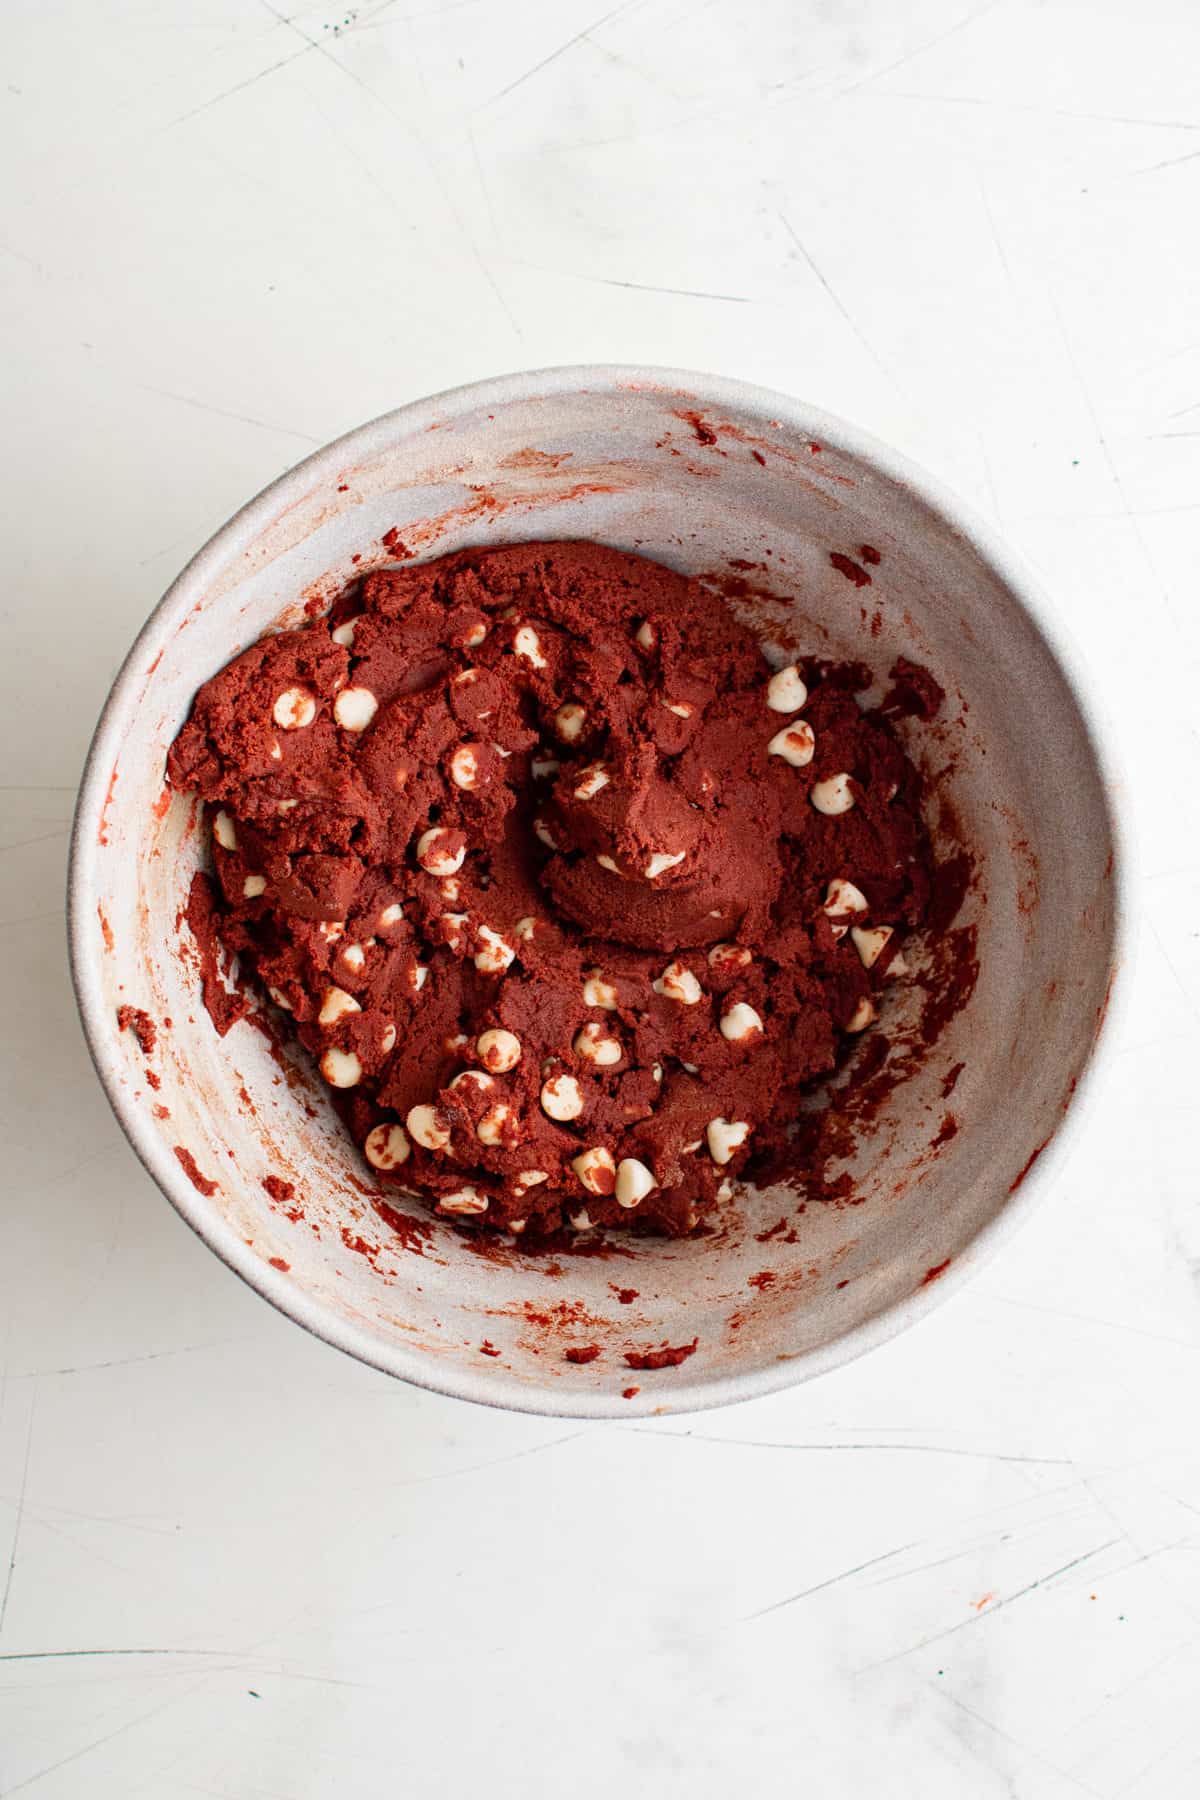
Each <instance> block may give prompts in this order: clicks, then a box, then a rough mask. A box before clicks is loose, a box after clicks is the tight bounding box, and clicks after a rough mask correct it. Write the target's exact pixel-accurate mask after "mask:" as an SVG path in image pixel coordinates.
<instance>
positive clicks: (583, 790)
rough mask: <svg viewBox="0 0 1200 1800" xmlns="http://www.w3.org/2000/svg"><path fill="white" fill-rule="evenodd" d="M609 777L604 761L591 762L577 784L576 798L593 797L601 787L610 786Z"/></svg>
mask: <svg viewBox="0 0 1200 1800" xmlns="http://www.w3.org/2000/svg"><path fill="white" fill-rule="evenodd" d="M609 779H610V777H609V773H608V770H607V769H606V768H605V766H604V764H603V763H591V764H589V766H588V767H587V768H586V769H585V770H584V771H583V774H582V776H581V777H580V779H579V781H578V782H577V783H576V785H575V798H576V799H577V800H591V799H593V798H594V797H595V795H597V794H598V793H599V792H600V790H601V788H606V787H607V786H608V783H609Z"/></svg>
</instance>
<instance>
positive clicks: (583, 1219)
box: [570, 1206, 592, 1231]
mask: <svg viewBox="0 0 1200 1800" xmlns="http://www.w3.org/2000/svg"><path fill="white" fill-rule="evenodd" d="M570 1219H571V1227H572V1229H573V1230H574V1231H590V1230H591V1229H592V1221H591V1220H590V1219H589V1217H588V1209H587V1207H586V1206H581V1207H580V1209H579V1211H578V1212H577V1213H572V1214H571V1215H570Z"/></svg>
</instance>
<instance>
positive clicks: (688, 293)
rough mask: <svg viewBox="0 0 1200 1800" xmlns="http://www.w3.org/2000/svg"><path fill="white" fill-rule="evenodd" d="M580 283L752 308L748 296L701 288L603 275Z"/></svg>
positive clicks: (750, 299)
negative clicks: (621, 279)
mask: <svg viewBox="0 0 1200 1800" xmlns="http://www.w3.org/2000/svg"><path fill="white" fill-rule="evenodd" d="M576 279H577V280H580V281H594V282H596V283H597V285H598V286H600V287H616V288H631V289H632V290H633V292H634V293H636V294H671V295H674V296H676V297H677V298H679V299H682V300H727V301H728V302H729V303H730V305H732V306H752V305H753V304H754V302H753V299H752V297H751V295H749V294H709V293H706V292H705V291H704V289H702V288H676V287H655V286H654V285H653V284H652V283H651V282H647V281H617V280H615V279H614V278H612V277H610V276H605V275H581V276H577V277H576Z"/></svg>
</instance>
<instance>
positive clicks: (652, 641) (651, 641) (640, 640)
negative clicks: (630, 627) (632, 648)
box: [633, 619, 658, 654]
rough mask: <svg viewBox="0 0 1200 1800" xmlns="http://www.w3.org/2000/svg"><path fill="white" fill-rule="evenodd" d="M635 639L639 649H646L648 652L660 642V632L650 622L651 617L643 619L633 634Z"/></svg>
mask: <svg viewBox="0 0 1200 1800" xmlns="http://www.w3.org/2000/svg"><path fill="white" fill-rule="evenodd" d="M633 641H634V643H635V644H636V645H637V647H638V649H639V650H645V651H646V653H647V654H649V652H650V651H651V650H653V648H654V646H655V645H656V644H657V642H658V632H657V631H656V630H655V628H654V626H653V625H652V624H651V623H650V620H649V619H643V620H642V622H641V624H640V625H639V626H638V628H637V630H636V631H635V632H634V634H633Z"/></svg>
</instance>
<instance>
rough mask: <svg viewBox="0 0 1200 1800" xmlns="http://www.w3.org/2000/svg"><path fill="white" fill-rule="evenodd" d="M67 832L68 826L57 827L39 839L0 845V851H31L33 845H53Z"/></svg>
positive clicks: (21, 839)
mask: <svg viewBox="0 0 1200 1800" xmlns="http://www.w3.org/2000/svg"><path fill="white" fill-rule="evenodd" d="M69 830H70V826H69V825H59V826H58V827H57V829H56V830H54V831H44V832H43V833H42V835H41V836H40V837H31V838H18V839H17V841H16V843H15V844H0V850H5V851H7V850H32V849H33V847H34V845H35V844H52V843H54V841H55V840H56V839H57V838H60V837H64V836H65V835H66V833H67V832H68V831H69Z"/></svg>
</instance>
